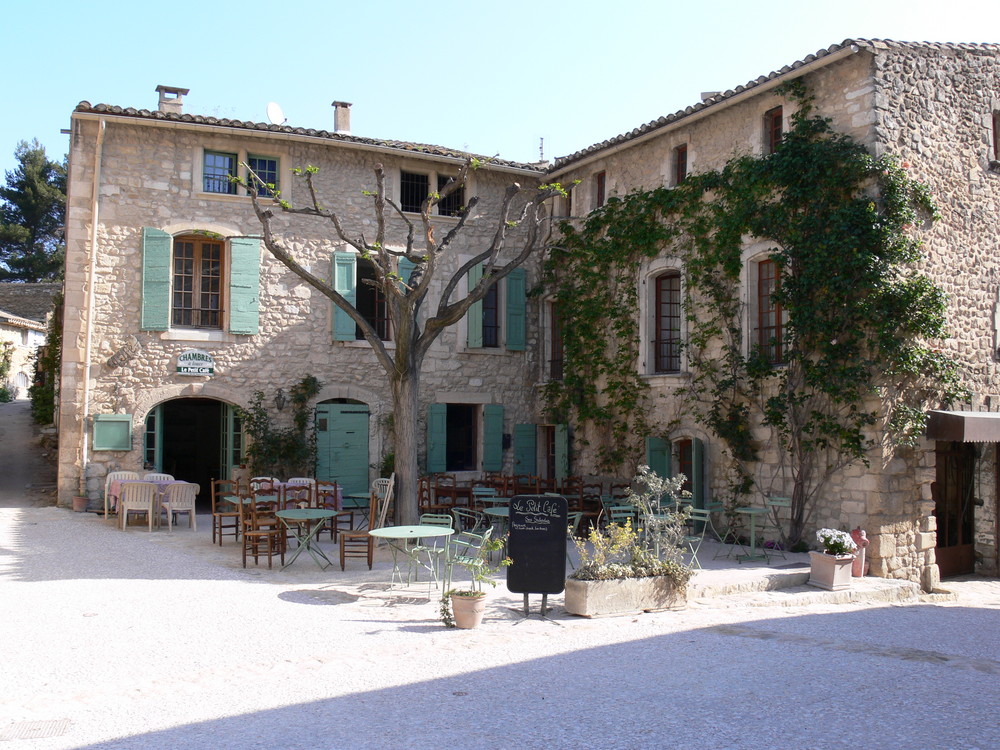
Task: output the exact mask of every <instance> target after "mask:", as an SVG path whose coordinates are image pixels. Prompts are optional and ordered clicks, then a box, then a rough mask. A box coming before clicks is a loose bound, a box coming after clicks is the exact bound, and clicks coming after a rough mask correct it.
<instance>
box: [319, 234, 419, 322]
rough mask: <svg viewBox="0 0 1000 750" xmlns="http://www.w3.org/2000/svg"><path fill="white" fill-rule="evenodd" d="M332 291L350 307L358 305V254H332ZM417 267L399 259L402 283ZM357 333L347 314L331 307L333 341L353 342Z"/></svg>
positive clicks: (335, 307)
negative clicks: (348, 303) (349, 304)
mask: <svg viewBox="0 0 1000 750" xmlns="http://www.w3.org/2000/svg"><path fill="white" fill-rule="evenodd" d="M332 260H333V289H334V291H335V292H337V293H339V294H340V295H341V296H342V297H343V298H344V299H346V300H347V301H348V302H350V303H351V306H352V307H355V308H356V307H357V304H358V254H357V253H348V252H336V253H334V254H333V259H332ZM416 267H417V264H416V263H414V262H413V261H412V260H410V259H409V258H400V259H399V275H400V278H402V279H403V281H409V280H410V274H412V273H413V269H414V268H416ZM356 333H357V323H355V322H354V320H353V319H352V318H351V316H350V315H348V314H347V312H346V311H345V310H343V309H341V308H340V307H337V305H333V340H334V341H354V340H355V338H356V337H357V336H356Z"/></svg>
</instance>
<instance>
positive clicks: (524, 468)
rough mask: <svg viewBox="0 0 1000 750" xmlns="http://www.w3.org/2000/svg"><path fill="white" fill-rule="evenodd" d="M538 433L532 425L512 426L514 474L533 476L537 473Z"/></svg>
mask: <svg viewBox="0 0 1000 750" xmlns="http://www.w3.org/2000/svg"><path fill="white" fill-rule="evenodd" d="M537 441H538V431H537V430H536V429H535V425H533V424H516V425H514V472H515V473H517V474H535V473H536V472H537V464H536V456H537Z"/></svg>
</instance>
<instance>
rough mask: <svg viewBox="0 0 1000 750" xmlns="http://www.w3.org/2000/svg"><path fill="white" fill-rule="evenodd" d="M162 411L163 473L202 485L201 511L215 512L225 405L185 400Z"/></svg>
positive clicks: (172, 403)
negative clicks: (214, 484)
mask: <svg viewBox="0 0 1000 750" xmlns="http://www.w3.org/2000/svg"><path fill="white" fill-rule="evenodd" d="M162 407H163V463H162V468H163V471H164V472H166V473H167V474H172V475H173V476H174V477H175V478H176V479H183V480H184V481H186V482H195V483H197V484H198V485H200V487H201V492H199V493H198V511H199V512H202V511H204V512H211V510H212V487H211V483H212V480H213V479H218V478H219V477H221V476H222V474H221V473H220V466H221V464H220V460H221V447H222V402H221V401H215V400H213V399H208V398H182V399H177V400H175V401H167V402H165V403H164V404H163V405H162Z"/></svg>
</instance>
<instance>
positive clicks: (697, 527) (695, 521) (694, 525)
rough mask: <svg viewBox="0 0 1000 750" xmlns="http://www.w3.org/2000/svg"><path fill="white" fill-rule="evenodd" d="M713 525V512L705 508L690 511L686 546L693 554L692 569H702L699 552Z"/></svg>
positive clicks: (685, 540) (685, 536) (685, 538)
mask: <svg viewBox="0 0 1000 750" xmlns="http://www.w3.org/2000/svg"><path fill="white" fill-rule="evenodd" d="M711 525H712V514H711V511H709V510H707V509H704V508H691V509H690V510H688V529H687V532H686V533H685V534H684V540H683V541H684V546H686V547H687V549H688V552H689V553H690V554H691V567H692V568H699V569H700V568H701V563H700V562H698V550H700V549H701V543H702V542H703V541H705V532H706V531H707V530H708V529H709V528H710V527H711Z"/></svg>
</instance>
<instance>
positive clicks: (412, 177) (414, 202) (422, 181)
mask: <svg viewBox="0 0 1000 750" xmlns="http://www.w3.org/2000/svg"><path fill="white" fill-rule="evenodd" d="M434 176H435V175H432V174H424V173H421V172H400V173H399V207H400V208H401V209H402V210H404V211H408V212H410V213H419V212H420V206H421V205H423V202H424V199H425V198H426V197H427V195H428V194H429V193H430V189H431V181H432V180H431V178H432V177H434ZM449 179H451V177H450V176H449V175H444V174H438V175H436V180H435V183H436V185H437V187H436V190H437V191H438V192H440V191H442V190H444V188H445V185H447V184H448V180H449ZM463 206H465V188H464V187H460V188H458V189H456V190H455V191H454V192H453V193H451V194H450V195H448V196H446V197H445V198H443V199H442V200H441V201H440V202H439V203H438V204H437V212H438V214H439V215H440V216H458V215H459V214H460V213H461V210H462V207H463Z"/></svg>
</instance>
